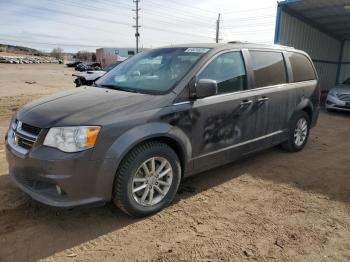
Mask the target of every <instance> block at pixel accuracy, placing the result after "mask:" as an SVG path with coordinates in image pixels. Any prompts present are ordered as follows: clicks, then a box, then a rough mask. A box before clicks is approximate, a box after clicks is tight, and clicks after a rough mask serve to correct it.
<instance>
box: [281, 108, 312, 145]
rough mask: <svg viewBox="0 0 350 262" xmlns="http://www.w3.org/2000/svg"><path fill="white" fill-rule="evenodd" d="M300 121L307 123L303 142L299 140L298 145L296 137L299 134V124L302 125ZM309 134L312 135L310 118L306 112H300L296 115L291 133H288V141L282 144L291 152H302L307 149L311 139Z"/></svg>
mask: <svg viewBox="0 0 350 262" xmlns="http://www.w3.org/2000/svg"><path fill="white" fill-rule="evenodd" d="M300 121H305V123H306V129H305V132H304V133H303V135H302V137H303V140H302V141H301V140H299V143H298V141H297V140H296V137H295V133H296V132H297V129H298V124H299V123H302V122H300ZM299 130H300V129H299ZM299 134H301V132H299ZM309 134H310V118H309V116H308V114H307V113H306V112H304V111H301V112H298V113H297V114H295V116H294V117H293V119H292V121H291V123H290V127H289V131H288V140H287V141H285V142H284V143H282V148H283V149H284V150H286V151H289V152H299V151H301V150H302V149H303V148H304V147H305V145H306V143H307V141H308V139H309Z"/></svg>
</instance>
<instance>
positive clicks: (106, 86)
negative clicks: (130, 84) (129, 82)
mask: <svg viewBox="0 0 350 262" xmlns="http://www.w3.org/2000/svg"><path fill="white" fill-rule="evenodd" d="M96 85H97V84H96ZM97 86H98V87H104V88H109V89H114V90H120V91H125V92H130V93H138V92H137V91H136V90H134V89H131V88H126V87H122V86H117V85H107V84H106V85H101V84H100V85H97Z"/></svg>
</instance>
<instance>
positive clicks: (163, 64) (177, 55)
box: [96, 48, 209, 93]
mask: <svg viewBox="0 0 350 262" xmlns="http://www.w3.org/2000/svg"><path fill="white" fill-rule="evenodd" d="M208 51H209V49H208V48H160V49H153V50H150V51H147V52H143V53H139V54H137V55H135V56H133V57H131V58H129V59H128V60H126V61H124V62H123V63H121V64H120V65H119V66H117V67H115V68H114V69H112V70H111V71H109V72H108V73H107V74H105V75H104V76H103V77H102V78H100V79H99V80H98V81H97V82H96V85H97V86H100V87H108V88H114V89H120V90H127V91H133V92H141V93H143V92H145V93H164V92H167V91H169V90H170V89H171V88H172V87H173V86H174V85H175V84H176V83H177V82H178V81H180V80H181V79H182V77H183V76H184V75H185V74H186V72H187V71H188V70H189V69H190V68H191V67H192V66H193V65H194V64H195V63H196V61H197V60H198V59H199V58H200V57H201V56H202V55H203V54H204V53H206V52H208Z"/></svg>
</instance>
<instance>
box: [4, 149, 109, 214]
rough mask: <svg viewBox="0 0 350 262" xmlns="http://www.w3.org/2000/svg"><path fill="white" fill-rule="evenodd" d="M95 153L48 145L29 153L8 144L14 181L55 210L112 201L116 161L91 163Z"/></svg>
mask: <svg viewBox="0 0 350 262" xmlns="http://www.w3.org/2000/svg"><path fill="white" fill-rule="evenodd" d="M91 154H92V150H87V151H84V152H79V153H63V152H61V151H59V150H57V149H54V148H49V147H45V146H39V147H35V148H32V149H31V150H30V151H29V152H28V153H27V154H25V155H24V154H21V153H19V152H17V151H16V150H15V149H14V148H13V147H12V146H11V145H10V144H9V143H6V158H7V161H8V163H9V174H10V178H11V180H12V181H13V182H14V184H15V185H17V186H18V187H19V188H20V189H22V190H23V191H24V192H25V193H27V194H28V195H30V196H31V197H32V198H33V199H35V200H37V201H39V202H42V203H44V204H47V205H50V206H55V207H75V206H81V205H87V204H93V203H94V204H95V203H100V202H106V201H109V200H110V198H111V192H112V185H113V181H110V179H109V180H108V179H105V176H106V175H109V176H111V175H112V174H111V172H115V171H113V169H112V168H113V166H114V165H113V164H114V163H113V162H112V161H110V160H91Z"/></svg>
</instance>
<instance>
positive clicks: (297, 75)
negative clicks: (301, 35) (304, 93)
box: [288, 52, 316, 82]
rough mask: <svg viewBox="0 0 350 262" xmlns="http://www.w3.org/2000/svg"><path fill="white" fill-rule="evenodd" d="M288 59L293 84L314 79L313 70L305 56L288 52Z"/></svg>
mask: <svg viewBox="0 0 350 262" xmlns="http://www.w3.org/2000/svg"><path fill="white" fill-rule="evenodd" d="M288 58H289V61H290V64H291V66H292V72H293V79H294V82H302V81H308V80H314V79H316V75H315V70H314V68H313V66H312V64H311V62H310V60H309V59H308V58H307V57H306V56H304V55H302V54H298V53H293V52H288Z"/></svg>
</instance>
